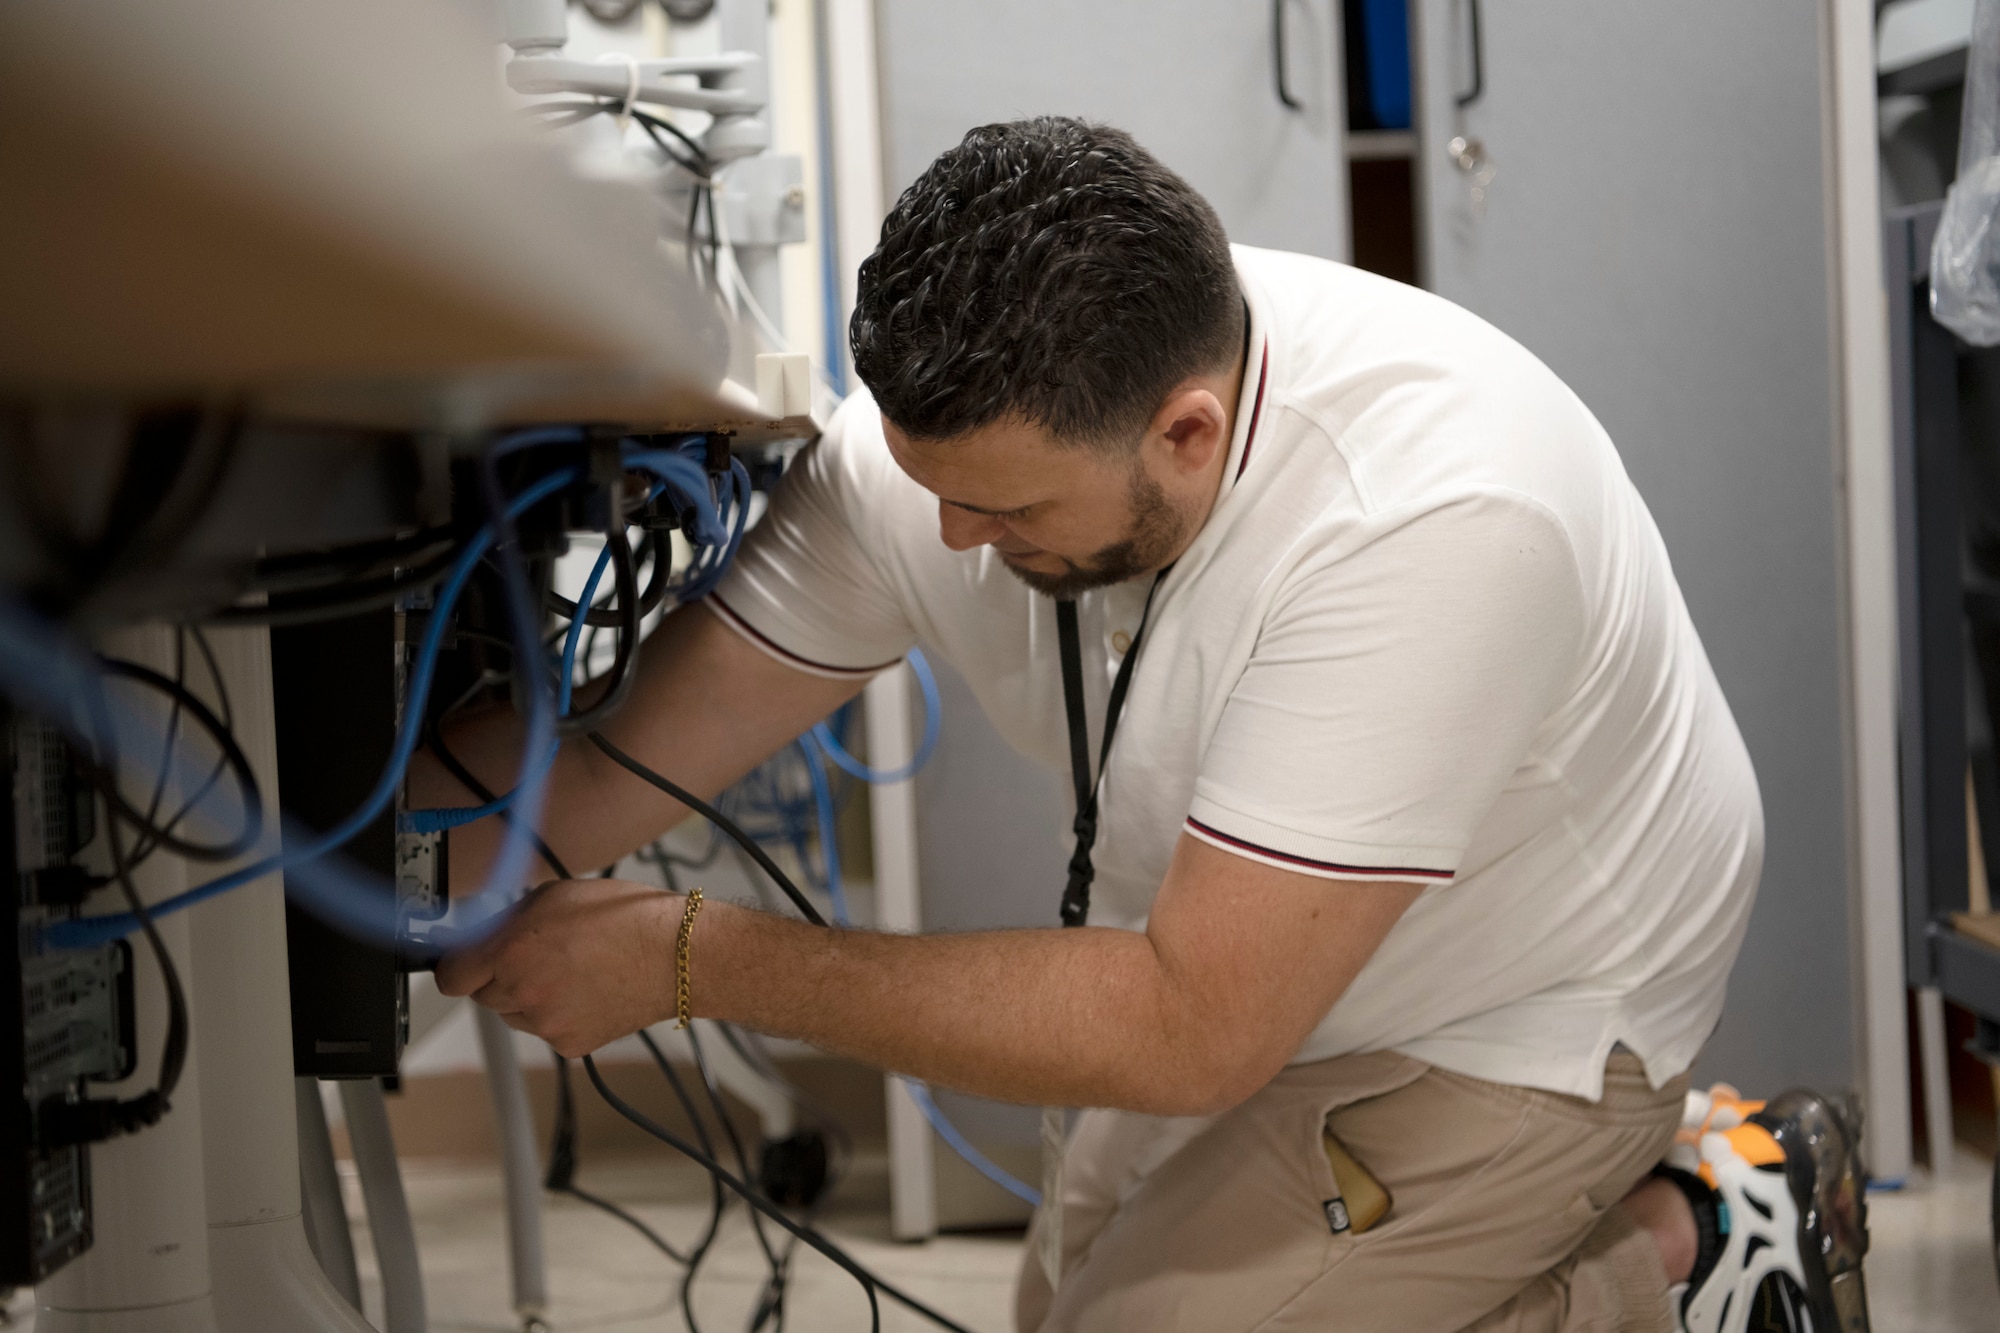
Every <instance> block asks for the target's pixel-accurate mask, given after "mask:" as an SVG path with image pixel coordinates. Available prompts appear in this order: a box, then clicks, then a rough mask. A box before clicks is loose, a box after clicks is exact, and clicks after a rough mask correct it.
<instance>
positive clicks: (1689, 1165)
mask: <svg viewBox="0 0 2000 1333" xmlns="http://www.w3.org/2000/svg"><path fill="white" fill-rule="evenodd" d="M1763 1109H1764V1103H1762V1102H1757V1101H1750V1100H1749V1099H1747V1098H1745V1097H1744V1095H1743V1094H1742V1093H1740V1092H1738V1091H1737V1090H1736V1089H1735V1088H1732V1087H1730V1086H1729V1085H1728V1084H1727V1083H1717V1084H1715V1085H1714V1086H1713V1087H1711V1088H1709V1089H1708V1091H1706V1092H1703V1091H1701V1090H1700V1089H1699V1088H1690V1089H1688V1095H1687V1104H1686V1105H1685V1106H1683V1107H1682V1108H1681V1127H1680V1128H1679V1129H1678V1130H1676V1131H1675V1133H1674V1146H1673V1147H1672V1148H1671V1149H1669V1150H1668V1152H1667V1158H1666V1160H1667V1164H1668V1165H1669V1166H1673V1167H1677V1168H1679V1169H1680V1170H1682V1171H1685V1172H1687V1173H1688V1174H1689V1175H1694V1174H1695V1173H1696V1172H1698V1171H1700V1170H1701V1136H1702V1135H1704V1134H1707V1133H1710V1132H1711V1131H1714V1130H1724V1129H1734V1128H1736V1127H1737V1126H1738V1125H1740V1124H1742V1123H1743V1122H1744V1121H1745V1120H1748V1119H1749V1118H1750V1117H1751V1116H1752V1115H1754V1114H1756V1113H1757V1112H1759V1111H1761V1110H1763Z"/></svg>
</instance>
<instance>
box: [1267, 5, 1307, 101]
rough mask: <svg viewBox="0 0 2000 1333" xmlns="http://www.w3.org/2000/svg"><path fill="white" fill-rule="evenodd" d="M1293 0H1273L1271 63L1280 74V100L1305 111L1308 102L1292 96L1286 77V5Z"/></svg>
mask: <svg viewBox="0 0 2000 1333" xmlns="http://www.w3.org/2000/svg"><path fill="white" fill-rule="evenodd" d="M1290 3H1291V0H1271V63H1272V66H1273V68H1274V69H1275V71H1276V73H1277V76H1278V100H1279V101H1280V102H1282V103H1284V105H1285V106H1286V108H1287V109H1289V110H1292V111H1303V110H1305V109H1306V104H1305V103H1304V102H1301V101H1300V100H1299V99H1298V98H1296V97H1294V96H1292V89H1291V85H1290V83H1288V82H1287V81H1286V78H1285V64H1286V60H1285V55H1286V52H1285V6H1286V5H1288V4H1290Z"/></svg>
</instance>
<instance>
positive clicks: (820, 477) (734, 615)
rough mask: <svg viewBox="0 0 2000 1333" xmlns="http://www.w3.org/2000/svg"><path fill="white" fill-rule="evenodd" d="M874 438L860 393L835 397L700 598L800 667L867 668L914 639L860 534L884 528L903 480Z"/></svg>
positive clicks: (879, 559)
mask: <svg viewBox="0 0 2000 1333" xmlns="http://www.w3.org/2000/svg"><path fill="white" fill-rule="evenodd" d="M880 436H881V427H880V424H879V418H878V417H877V416H876V415H875V411H874V405H873V404H872V403H870V402H869V401H867V398H866V395H863V394H857V395H855V396H854V397H851V398H849V399H848V401H847V402H846V403H844V404H842V406H841V407H840V409H839V410H838V411H837V412H835V413H834V416H833V420H832V421H830V422H829V423H828V425H827V429H826V433H825V434H824V435H822V436H821V437H820V439H819V440H818V442H816V443H814V444H812V445H810V446H808V447H807V448H806V449H805V450H803V451H802V452H801V453H800V454H799V456H798V457H797V458H796V459H794V460H793V461H792V465H791V467H789V468H788V469H786V471H785V477H784V480H783V481H782V482H781V483H780V484H779V486H778V488H777V491H776V493H775V494H774V495H773V497H772V499H771V505H770V508H769V509H768V510H767V511H766V512H765V514H764V516H763V518H762V519H761V520H760V521H759V522H758V523H757V524H756V526H754V527H753V528H751V530H750V531H749V533H748V534H747V535H746V536H745V537H744V539H743V546H742V548H741V549H740V550H738V551H737V553H736V559H735V562H734V563H733V564H732V566H731V568H730V571H729V573H728V574H727V575H726V576H725V577H724V578H723V580H722V583H721V585H720V586H719V587H717V588H716V590H715V591H714V592H712V593H710V594H709V596H708V598H707V605H708V606H709V607H710V608H711V609H713V610H714V611H715V613H716V614H717V615H718V616H719V617H720V618H721V619H722V621H723V623H724V624H726V625H728V626H729V627H730V628H731V629H733V630H735V631H736V632H737V633H739V634H741V635H742V636H743V637H744V638H746V639H748V640H749V641H750V642H751V643H752V644H755V645H756V646H757V647H758V648H759V649H761V650H762V651H764V652H765V653H768V654H769V655H770V656H772V657H775V658H777V659H778V660H779V661H781V662H784V663H786V664H787V665H788V666H793V667H796V668H798V669H799V670H801V671H808V672H811V673H813V674H815V675H821V676H834V677H856V678H859V677H867V676H873V675H874V674H876V673H877V672H879V671H881V670H883V669H884V668H886V667H890V666H894V665H895V664H896V663H897V662H899V661H901V660H902V657H903V654H905V653H906V652H908V651H909V649H910V646H911V645H912V644H914V643H915V642H916V632H915V630H914V629H912V627H911V623H910V618H909V616H908V614H907V613H906V611H905V609H904V606H903V603H902V600H901V599H900V598H899V597H898V596H897V594H896V584H895V580H894V578H893V576H892V574H891V571H890V570H889V569H888V567H887V563H886V561H887V553H886V552H884V551H879V550H873V549H871V548H870V546H869V544H868V543H867V542H865V541H864V540H863V539H862V537H861V535H860V534H862V533H865V532H878V533H879V532H884V531H888V530H890V528H891V524H890V521H889V519H888V517H887V515H886V514H885V513H884V512H883V511H884V510H885V509H886V508H887V507H888V506H890V505H892V504H893V503H895V501H896V499H897V498H898V496H897V488H898V486H899V485H902V486H907V485H908V484H909V483H908V482H907V479H905V478H904V477H903V476H902V474H901V472H900V471H897V470H896V466H895V462H894V460H893V459H891V458H889V456H888V451H887V448H886V447H885V446H884V445H883V444H882V442H881V438H880ZM891 474H893V475H891Z"/></svg>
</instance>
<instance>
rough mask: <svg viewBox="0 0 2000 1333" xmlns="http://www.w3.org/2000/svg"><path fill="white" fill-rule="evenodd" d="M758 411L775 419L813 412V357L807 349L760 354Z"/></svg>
mask: <svg viewBox="0 0 2000 1333" xmlns="http://www.w3.org/2000/svg"><path fill="white" fill-rule="evenodd" d="M757 410H758V411H759V412H760V413H762V414H763V415H764V416H766V417H769V418H770V419H771V420H773V421H779V420H783V419H784V418H786V417H803V416H810V415H812V358H811V357H809V356H807V355H806V354H805V353H804V352H759V353H757Z"/></svg>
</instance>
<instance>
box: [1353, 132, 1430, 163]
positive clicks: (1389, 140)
mask: <svg viewBox="0 0 2000 1333" xmlns="http://www.w3.org/2000/svg"><path fill="white" fill-rule="evenodd" d="M1416 155H1417V133H1416V131H1415V130H1350V131H1349V132H1348V135H1347V160H1348V161H1350V162H1370V161H1380V160H1382V159H1384V158H1396V157H1415V156H1416Z"/></svg>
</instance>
